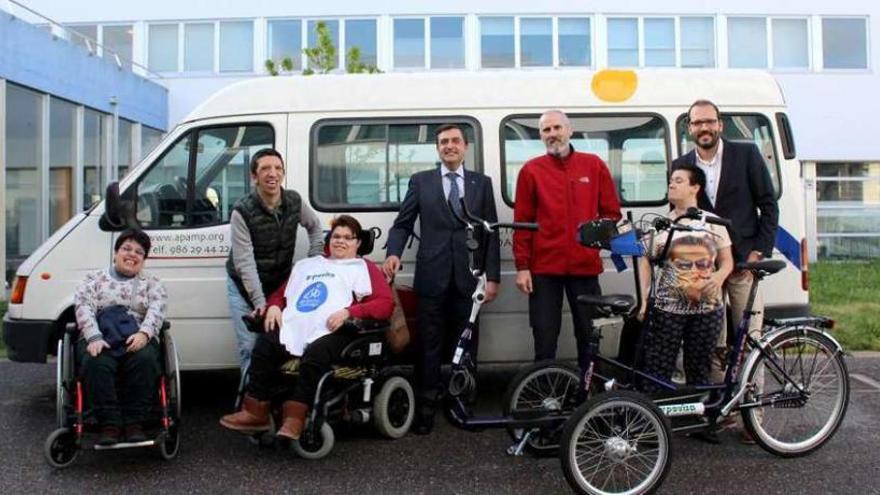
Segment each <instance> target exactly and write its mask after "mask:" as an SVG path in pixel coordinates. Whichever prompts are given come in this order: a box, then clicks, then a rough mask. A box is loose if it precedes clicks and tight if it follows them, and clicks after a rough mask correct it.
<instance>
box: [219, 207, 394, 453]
mask: <svg viewBox="0 0 880 495" xmlns="http://www.w3.org/2000/svg"><path fill="white" fill-rule="evenodd" d="M372 244H373V233H372V231H364V230H363V229H362V228H361V225H360V223H359V222H358V221H357V220H356V219H355V218H354V217H351V216H349V215H340V216H338V217H336V218H335V219H334V220H333V222H332V224H331V230H330V233H329V234H328V236H327V250H328V252H329V255H328V256H326V257H325V256H314V257H311V258H306V259H303V260H300V261H298V262H297V263H296V265H294V268H293V272H292V273H291V276H290V279H289V280H288V281H287V282H285V283H284V284H282V286H281V288H279V289H278V290H277V291H276V292H275V293H274V294H272V296H271V297H270V298H269V300H268V303H267V306H268V309H267V310H266V313H265V315H264V316H265V317H264V318H263V330H264V332H263V333H260V335H259V337H258V339H257V342H256V344H255V345H254V350H253V353H252V356H251V364H250V368H249V370H248V379H247V384H246V385H245V395H244V399H243V401H242V407H241V410H240V411H238V412H236V413H234V414H228V415H226V416H223V417H222V418H221V419H220V424H221V425H223V426H224V427H226V428H228V429H231V430H235V431H240V432H248V433H255V432H261V431H268V430H269V429H270V412H271V405H272V401H273V400H276V401H277V400H279V399H281V400H283V404H282V407H281V409H282V418H283V420H282V424H281V427H280V428H279V429H278V431H277V432H276V435H277V436H278V437H280V438H285V439H290V440H298V439H299V438H300V435H301V434H302V432H303V428H304V426H305V422H306V416H307V414H308V413H309V409H310V407H311V405H312V404H313V403H314V404H319V402H320V401H319V399H320V395H321V394H320V393H319V387H320V386H322V385H321V384H323V383H324V380H325V377H327V376H328V374H329V373H331V371H332V367H333V365H334V364H335V363H337V362H338V361H339V360H340V358H341V356H342V357H343V358H344V357H345V354H346V349H347V348H349V347H350V346H351V344H353V342H355V340H356V339H358V335H359V334H360V335H362V334H363V332H362V331H361V332H359V330H358V326H357V325H356V324H354V323H353V322H357V321H359V320H379V321H384V320H388V319H389V318H390V317H391V313H392V311H393V309H394V301H393V298H392V294H391V288H390V287H389V286H388V283H387V282H386V281H385V278H384V276H383V274H382V272H381V271H380V270H379V268H378V267H377V266H376V265H375V264H373V262H371V261H369V260H366V259H363V258H361V257H360V256H359V255H363V254H367V253H369V252H370V251H371V250H372ZM367 333H370V332H369V331H368V332H367ZM372 334H373V336H372V337H370V338H372V340H374V341H375V342H383V341H384V329H382V328H377V329H376V330H374V331H373V332H372ZM370 349H373V348H370ZM367 353H369V354H372V352H370V351H369V350H368V351H367ZM297 356H301V358H300V359H299V361H298V363H297V361H296V359H295V357H297ZM292 371H296V372H298V376H297V377H296V379H295V380H291V379H290V377H289V376H287V375H289V374H290V372H292ZM398 378H399V377H398ZM401 380H402V379H401ZM291 381H292V382H293V383H292V385H291ZM319 382H320V383H319ZM370 383H372V381H370ZM407 385H408V384H407ZM367 386H368V387H369V385H367ZM367 395H368V391H367V392H365V394H364V397H365V398H366V396H367ZM408 395H409V396H410V397H412V390H411V388H409V389H408ZM330 402H332V401H330ZM325 407H326V405H325ZM321 412H322V413H326V410H324V411H321ZM410 421H411V414H410V418H409V419H408V421H407V424H408V423H409V422H410Z"/></svg>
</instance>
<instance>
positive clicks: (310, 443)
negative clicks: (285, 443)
mask: <svg viewBox="0 0 880 495" xmlns="http://www.w3.org/2000/svg"><path fill="white" fill-rule="evenodd" d="M335 442H336V437H335V435H334V434H333V428H332V427H331V426H330V425H329V424H327V423H326V422H325V423H324V424H322V425H321V429H320V430H319V431H316V432H312V434H311V435H309V432H308V431H303V434H302V436H301V437H300V439H299V440H294V441H292V442H290V448H292V449H293V451H294V452H296V455H298V456H300V457H302V458H303V459H309V460H317V459H323V458H324V457H327V454H329V453H330V451H331V450H333V444H334V443H335Z"/></svg>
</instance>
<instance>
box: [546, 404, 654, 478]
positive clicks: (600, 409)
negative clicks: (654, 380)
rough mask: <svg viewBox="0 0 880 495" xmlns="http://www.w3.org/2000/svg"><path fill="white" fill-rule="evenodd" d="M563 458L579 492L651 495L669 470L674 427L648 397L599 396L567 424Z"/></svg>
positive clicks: (565, 468) (564, 432) (562, 451)
mask: <svg viewBox="0 0 880 495" xmlns="http://www.w3.org/2000/svg"><path fill="white" fill-rule="evenodd" d="M559 458H560V461H561V462H562V471H563V472H564V473H565V478H566V479H567V480H568V483H569V485H570V486H571V488H572V489H574V490H575V491H576V492H577V493H584V494H630V493H632V494H636V493H650V492H653V491H654V490H656V489H657V488H658V487H659V486H660V484H661V483H662V482H663V478H664V477H666V473H667V472H668V471H669V464H670V459H671V450H670V447H669V424H668V422H667V420H666V418H665V417H664V416H663V414H662V413H661V412H660V410H659V409H658V408H657V406H656V405H654V403H653V402H651V401H650V400H648V399H647V398H646V397H645V396H644V395H642V394H639V393H636V392H629V391H622V390H616V391H611V392H606V393H601V394H597V395H595V396H593V397H592V398H591V399H589V400H588V401H586V402H585V403H584V404H583V405H581V406H580V407H579V408H578V409H577V410H576V411H575V413H574V414H573V415H572V416H571V417H570V418H569V419H568V422H566V424H565V429H564V430H563V433H562V447H561V448H560V450H559Z"/></svg>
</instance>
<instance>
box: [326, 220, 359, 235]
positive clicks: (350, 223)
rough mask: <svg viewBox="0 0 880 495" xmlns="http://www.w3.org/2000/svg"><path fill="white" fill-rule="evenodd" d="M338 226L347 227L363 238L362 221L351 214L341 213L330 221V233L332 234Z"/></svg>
mask: <svg viewBox="0 0 880 495" xmlns="http://www.w3.org/2000/svg"><path fill="white" fill-rule="evenodd" d="M337 227H347V228H348V230H350V231H351V233H352V234H353V235H354V236H355V237H356V238H358V239H360V238H361V231H363V228H361V223H360V222H358V221H357V219H356V218H355V217H353V216H351V215H339V216H338V217H336V218H334V219H333V221H331V222H330V233H331V234H332V233H333V231H334V230H336V228H337Z"/></svg>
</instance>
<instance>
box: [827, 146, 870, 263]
mask: <svg viewBox="0 0 880 495" xmlns="http://www.w3.org/2000/svg"><path fill="white" fill-rule="evenodd" d="M816 176H817V177H816V200H817V204H816V221H817V222H816V227H817V228H816V230H817V236H818V238H819V256H821V257H858V258H876V257H878V256H880V163H878V162H869V163H864V162H855V163H853V162H844V163H821V162H820V163H816Z"/></svg>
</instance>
